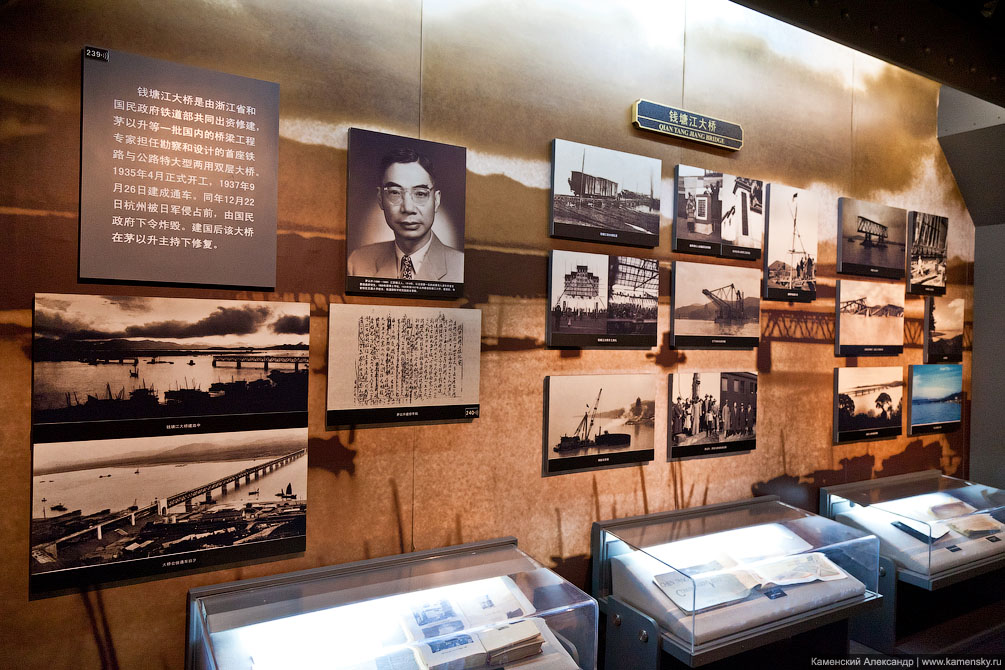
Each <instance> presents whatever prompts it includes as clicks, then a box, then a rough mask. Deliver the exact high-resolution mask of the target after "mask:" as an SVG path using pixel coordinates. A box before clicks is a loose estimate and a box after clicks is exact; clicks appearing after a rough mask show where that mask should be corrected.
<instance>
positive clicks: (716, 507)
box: [590, 495, 882, 670]
mask: <svg viewBox="0 0 1005 670" xmlns="http://www.w3.org/2000/svg"><path fill="white" fill-rule="evenodd" d="M775 502H780V501H779V498H778V496H775V495H771V496H760V497H757V498H751V499H749V500H741V501H736V502H727V503H718V504H713V505H703V506H701V507H692V508H689V509H682V510H675V511H671V512H659V513H655V514H646V515H641V516H633V517H626V518H624V519H614V520H610V521H596V522H594V524H593V528H592V531H591V538H590V545H591V548H592V553H593V565H592V571H591V576H590V581H591V584H590V586H591V594H592V595H593V597H594V598H596V599H597V603H598V604H599V606H600V612H601V614H602V615H603V620H604V621H605V623H606V633H605V635H604V639H605V643H606V647H605V651H604V660H605V664H604V667H605V668H608V670H613V669H615V668H622V667H631V668H637V669H638V670H659V669H660V668H661V667H663V665H664V662H663V658H662V655H661V651H662V652H665V653H666V654H669V655H670V656H671V657H673V658H674V659H676V660H677V661H680V662H681V663H684V664H686V665H688V666H690V667H692V668H696V667H699V666H703V665H707V664H709V663H713V662H715V661H719V660H721V659H724V658H728V657H730V656H735V655H736V654H739V653H742V652H746V651H750V650H752V649H756V648H758V647H763V646H765V645H768V644H772V643H774V642H779V641H781V640H786V639H789V638H791V637H793V636H795V635H799V634H801V633H805V632H808V631H812V630H814V629H817V628H820V627H823V626H827V625H832V624H840V623H841V622H843V621H847V620H848V619H849V618H850V617H852V616H855V615H858V614H861V613H864V612H868V611H869V610H871V609H873V608H876V607H878V606H879V605H880V601H881V600H882V596H880V595H879V594H877V593H873V592H872V591H869V590H866V592H865V594H864V595H863V596H862V597H861V598H860V599H856V600H854V601H851V602H849V601H843V602H838V603H833V604H831V605H827V606H824V607H821V608H818V609H815V610H813V611H811V612H804V613H801V614H795V615H792V616H789V617H785V618H782V619H779V620H777V621H772V622H769V623H765V624H762V625H760V626H755V627H753V628H751V629H749V630H746V631H742V632H739V633H734V634H732V635H727V636H725V637H722V638H719V639H716V640H712V641H710V642H706V643H703V644H698V645H694V647H693V651H692V649H691V645H690V644H688V643H686V642H684V641H683V640H681V639H680V638H678V637H677V636H675V635H673V634H672V633H670V632H669V631H667V630H664V629H661V628H660V626H659V624H658V623H657V622H656V621H655V620H654V619H653V618H652V617H650V616H649V615H648V614H646V613H644V612H642V611H640V610H638V609H636V608H635V607H632V606H631V605H629V604H628V603H626V602H624V601H623V600H621V599H620V598H618V597H617V596H615V595H613V594H611V593H608V592H606V589H605V588H604V579H603V577H604V566H605V565H606V563H607V558H608V557H607V555H606V547H605V546H604V542H603V534H604V531H609V532H616V530H617V529H619V528H621V529H624V528H628V527H631V526H641V525H647V524H651V523H657V522H660V521H680V520H684V519H690V518H698V517H701V516H704V515H706V514H709V513H714V512H723V511H728V510H733V509H742V508H748V509H749V508H753V507H755V506H759V505H767V504H771V503H775ZM845 631H846V633H845V640H846V641H847V627H845Z"/></svg>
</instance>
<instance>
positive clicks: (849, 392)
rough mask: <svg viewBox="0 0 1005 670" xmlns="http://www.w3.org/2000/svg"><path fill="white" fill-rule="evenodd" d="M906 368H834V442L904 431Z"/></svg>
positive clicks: (887, 435) (876, 438)
mask: <svg viewBox="0 0 1005 670" xmlns="http://www.w3.org/2000/svg"><path fill="white" fill-rule="evenodd" d="M903 410H904V369H903V368H902V367H899V366H898V367H882V368H835V369H834V442H835V444H837V443H841V442H858V441H862V440H879V439H884V438H889V437H896V436H897V435H900V434H902V433H903V427H902V418H903V413H904V412H903Z"/></svg>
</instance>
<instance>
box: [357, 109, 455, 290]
mask: <svg viewBox="0 0 1005 670" xmlns="http://www.w3.org/2000/svg"><path fill="white" fill-rule="evenodd" d="M466 176H467V149H465V148H464V147H458V146H454V145H452V144H441V143H439V142H429V141H427V140H419V139H413V138H410V137H401V136H399V135H389V134H387V133H378V132H374V131H370V130H363V129H360V128H350V129H349V158H348V176H347V182H348V193H347V195H346V293H351V294H356V295H370V296H384V297H398V298H401V297H412V298H444V299H450V298H457V297H460V295H461V294H462V289H463V285H464V213H465V205H464V197H465V180H466Z"/></svg>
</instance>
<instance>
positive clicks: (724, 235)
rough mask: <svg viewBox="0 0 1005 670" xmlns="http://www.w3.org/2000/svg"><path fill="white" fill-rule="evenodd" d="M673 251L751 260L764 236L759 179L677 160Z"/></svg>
mask: <svg viewBox="0 0 1005 670" xmlns="http://www.w3.org/2000/svg"><path fill="white" fill-rule="evenodd" d="M675 176H676V183H677V205H676V209H675V211H674V224H673V231H674V232H673V244H674V247H673V248H674V251H677V252H681V253H689V254H700V255H703V256H720V257H722V258H740V259H744V260H757V259H759V258H760V257H761V245H762V241H763V237H764V182H762V181H759V180H757V179H750V178H749V177H737V176H734V175H731V174H724V173H722V172H715V171H713V170H705V169H703V168H698V167H692V166H690V165H678V166H677V168H676V171H675Z"/></svg>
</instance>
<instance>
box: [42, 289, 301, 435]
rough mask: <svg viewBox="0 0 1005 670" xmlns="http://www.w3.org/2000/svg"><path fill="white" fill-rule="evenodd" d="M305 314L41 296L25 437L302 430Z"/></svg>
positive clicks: (280, 306)
mask: <svg viewBox="0 0 1005 670" xmlns="http://www.w3.org/2000/svg"><path fill="white" fill-rule="evenodd" d="M309 307H310V306H309V305H308V304H307V303H295V302H259V301H249V300H204V299H196V298H149V297H140V296H99V295H78V294H62V293H40V294H37V295H36V296H35V320H34V340H33V343H32V358H33V385H32V439H33V441H34V442H35V443H43V442H62V441H78V440H98V439H108V438H125V437H140V436H155V435H177V434H181V433H212V432H223V431H231V430H235V431H240V430H258V429H265V428H294V427H300V426H306V425H307V375H308V343H309V339H310V338H309V326H310V312H309Z"/></svg>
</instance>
